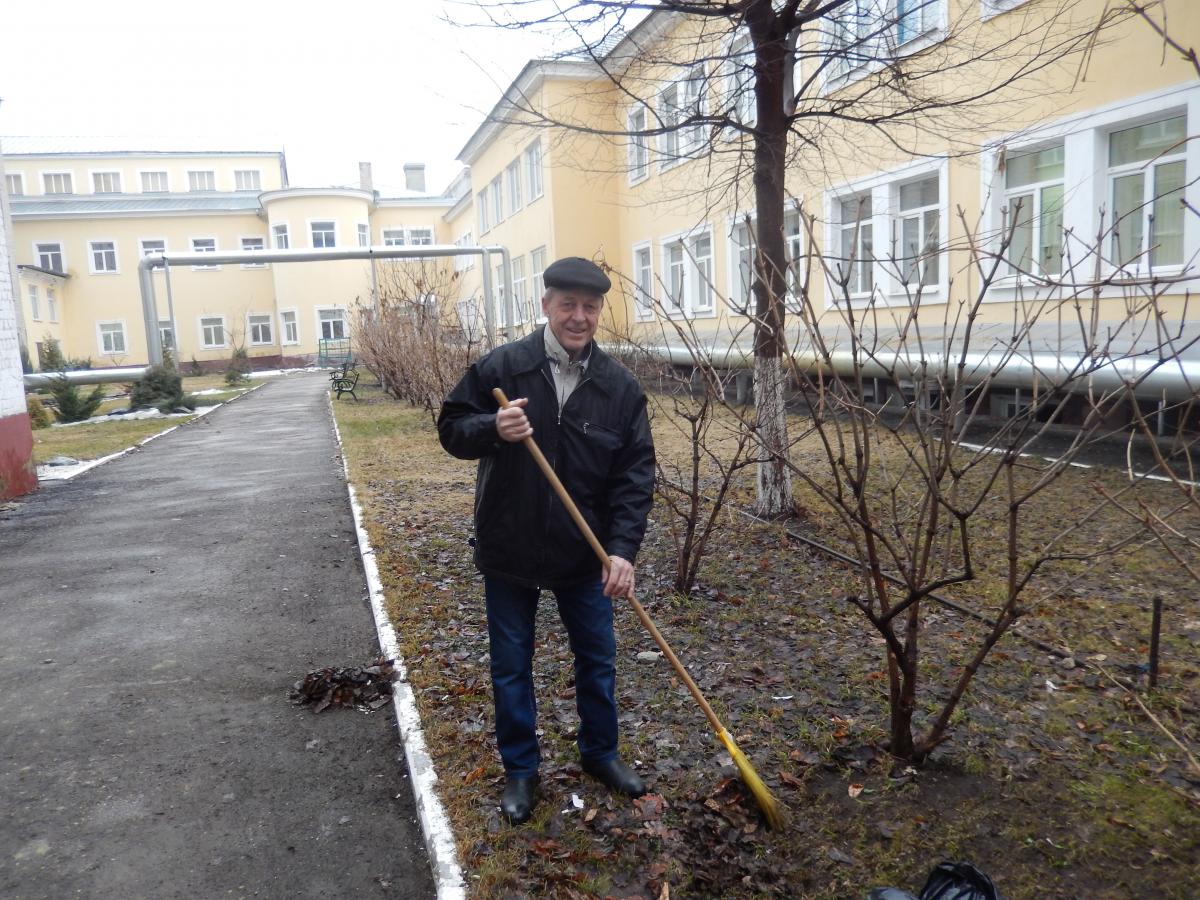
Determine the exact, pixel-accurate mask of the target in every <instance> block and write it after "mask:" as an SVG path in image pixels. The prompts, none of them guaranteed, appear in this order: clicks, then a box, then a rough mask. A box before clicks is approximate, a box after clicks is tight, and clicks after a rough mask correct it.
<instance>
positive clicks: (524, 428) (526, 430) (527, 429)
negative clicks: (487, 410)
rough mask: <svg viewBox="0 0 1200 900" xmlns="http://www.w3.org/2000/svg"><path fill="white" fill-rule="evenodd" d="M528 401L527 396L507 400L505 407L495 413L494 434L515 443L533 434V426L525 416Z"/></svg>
mask: <svg viewBox="0 0 1200 900" xmlns="http://www.w3.org/2000/svg"><path fill="white" fill-rule="evenodd" d="M528 403H529V398H527V397H518V398H517V399H516V400H512V401H510V402H509V404H508V408H507V409H502V410H500V411H499V412H498V413H496V434H498V435H500V440H502V441H508V442H509V443H510V444H516V443H519V442H521V441H523V440H525V438H527V437H529V436H530V435H531V434H533V426H532V425H530V424H529V420H528V419H527V418H525V406H526V405H527V404H528Z"/></svg>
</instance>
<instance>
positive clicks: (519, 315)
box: [512, 256, 529, 325]
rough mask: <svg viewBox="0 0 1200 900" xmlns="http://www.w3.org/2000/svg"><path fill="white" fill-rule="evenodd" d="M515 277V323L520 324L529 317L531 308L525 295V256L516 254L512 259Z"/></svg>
mask: <svg viewBox="0 0 1200 900" xmlns="http://www.w3.org/2000/svg"><path fill="white" fill-rule="evenodd" d="M512 278H513V309H514V310H515V311H516V313H515V314H516V319H515V320H514V321H515V324H517V325H519V324H521V323H522V322H524V321H525V320H526V319H527V318H528V313H529V308H528V306H526V297H525V257H523V256H515V257H513V261H512Z"/></svg>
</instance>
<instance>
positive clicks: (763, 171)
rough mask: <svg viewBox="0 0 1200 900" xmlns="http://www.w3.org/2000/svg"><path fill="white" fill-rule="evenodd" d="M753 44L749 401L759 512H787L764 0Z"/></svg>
mask: <svg viewBox="0 0 1200 900" xmlns="http://www.w3.org/2000/svg"><path fill="white" fill-rule="evenodd" d="M746 23H747V25H748V26H749V28H750V34H751V37H752V38H753V40H754V48H755V105H756V114H757V121H756V126H755V132H754V201H755V208H756V213H757V219H758V221H757V238H758V240H757V247H758V254H757V256H756V259H755V263H754V268H755V272H754V275H755V277H754V312H755V323H754V403H755V414H756V415H755V418H756V424H757V432H758V434H757V437H758V442H759V457H760V462H759V464H758V479H757V481H758V502H757V512H758V514H759V515H761V516H764V517H769V518H773V517H779V516H787V515H791V514H792V512H793V511H794V507H795V504H794V500H793V498H792V480H791V473H790V472H789V470H788V468H787V466H786V464H785V462H784V460H785V459H786V456H787V452H788V434H787V414H786V409H785V407H784V383H785V378H784V370H783V359H782V357H783V353H784V351H785V350H786V348H787V340H786V338H785V336H784V333H783V327H784V305H783V301H784V295H785V292H786V284H787V282H786V278H785V273H786V272H787V250H786V244H785V242H784V237H783V219H784V215H783V206H784V201H785V198H786V192H785V190H784V161H785V159H786V155H787V137H788V123H787V117H786V116H785V114H784V96H783V92H784V84H785V82H786V79H785V77H784V76H785V72H786V66H787V60H788V48H787V40H786V38H787V35H786V34H785V33H779V32H780V23H779V20H778V16H777V15H776V13H775V11H774V9H773V8H772V4H771V2H770V0H756V2H754V3H752V4H751V5H750V7H749V8H748V9H747V11H746Z"/></svg>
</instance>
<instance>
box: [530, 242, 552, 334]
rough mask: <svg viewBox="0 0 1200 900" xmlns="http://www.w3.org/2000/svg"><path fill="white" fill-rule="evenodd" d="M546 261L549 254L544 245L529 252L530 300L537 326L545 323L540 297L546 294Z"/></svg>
mask: <svg viewBox="0 0 1200 900" xmlns="http://www.w3.org/2000/svg"><path fill="white" fill-rule="evenodd" d="M539 257H540V259H539ZM547 259H549V253H548V251H547V248H546V245H545V244H542V246H540V247H534V248H533V249H532V250H530V251H529V284H530V290H531V291H532V293H533V297H532V298H531V299H532V301H533V320H534V321H535V322H537V323H538V324H539V325H540V324H542V323H543V322H545V321H546V316H545V315H544V314H543V313H542V295H543V294H545V293H546V279H545V277H544V273H545V271H546V265H547V263H546V260H547ZM539 263H540V265H539Z"/></svg>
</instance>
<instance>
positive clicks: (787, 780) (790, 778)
mask: <svg viewBox="0 0 1200 900" xmlns="http://www.w3.org/2000/svg"><path fill="white" fill-rule="evenodd" d="M779 780H780V781H782V782H783V783H784V784H790V785H791V786H792V787H794V788H801V789H802V788H803V787H804V782H803V781H801V780H800V779H799V778H797V777H796V776H795V775H793V774H791V773H790V772H780V773H779Z"/></svg>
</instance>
